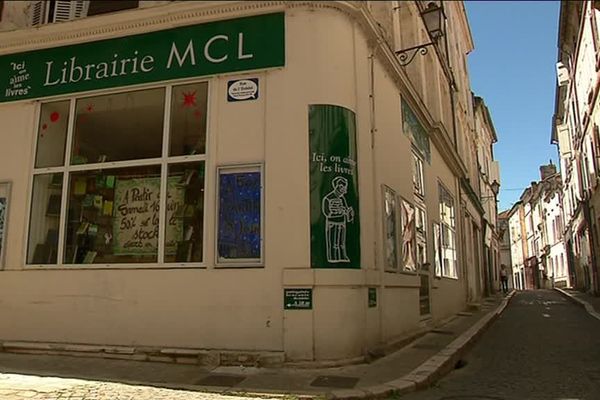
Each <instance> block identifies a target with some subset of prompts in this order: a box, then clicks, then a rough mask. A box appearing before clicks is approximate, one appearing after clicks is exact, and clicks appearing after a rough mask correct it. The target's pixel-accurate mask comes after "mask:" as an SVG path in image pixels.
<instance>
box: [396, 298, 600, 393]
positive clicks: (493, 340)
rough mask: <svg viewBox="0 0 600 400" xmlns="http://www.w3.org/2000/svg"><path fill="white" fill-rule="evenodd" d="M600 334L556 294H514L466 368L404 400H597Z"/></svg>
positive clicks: (594, 323)
mask: <svg viewBox="0 0 600 400" xmlns="http://www.w3.org/2000/svg"><path fill="white" fill-rule="evenodd" d="M574 333H576V336H573V334H574ZM599 333H600V321H598V320H597V319H594V318H592V317H591V316H590V315H588V314H587V313H586V311H585V310H584V309H583V308H582V307H578V306H577V305H575V304H573V303H572V302H570V301H569V300H567V299H566V298H564V297H563V296H561V295H560V294H559V293H557V292H554V291H547V290H546V291H530V292H522V293H518V294H517V295H516V296H515V298H514V299H513V300H512V302H511V303H510V304H509V306H508V308H507V309H506V311H505V312H504V313H503V314H502V315H501V316H500V318H499V319H498V320H497V321H496V322H495V323H494V324H493V325H492V326H491V327H490V329H489V330H488V331H487V332H486V333H485V334H484V335H483V336H482V338H481V339H480V341H479V342H478V343H477V344H476V345H475V347H474V348H473V349H472V350H471V351H470V352H469V353H468V354H467V356H466V357H465V358H464V360H465V361H466V362H467V364H466V366H465V367H463V368H461V369H459V370H455V371H454V372H452V373H451V374H449V375H448V376H447V377H446V378H445V379H443V380H441V381H440V382H439V383H438V385H437V386H436V387H433V388H431V389H428V390H424V391H422V392H416V393H413V394H410V395H407V396H406V397H403V399H404V398H406V399H407V400H451V399H452V400H467V399H468V400H566V399H569V400H595V399H598V398H599V396H600V361H599V360H600V334H599Z"/></svg>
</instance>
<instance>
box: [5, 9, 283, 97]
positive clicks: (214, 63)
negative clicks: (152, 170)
mask: <svg viewBox="0 0 600 400" xmlns="http://www.w3.org/2000/svg"><path fill="white" fill-rule="evenodd" d="M284 19H285V15H284V13H275V14H265V15H258V16H253V17H245V18H238V19H232V20H226V21H217V22H210V23H206V24H202V25H194V26H185V27H181V28H175V29H169V30H163V31H157V32H152V33H146V34H141V35H134V36H126V37H120V38H115V39H108V40H101V41H97V42H91V43H83V44H76V45H71V46H63V47H55V48H50V49H43V50H35V51H29V52H25V53H17V54H10V55H6V56H0V102H6V101H14V100H23V99H32V98H40V97H46V96H54V95H58V94H64V93H76V92H82V91H88V90H95V89H104V88H111V87H119V86H127V85H134V84H140V83H148V82H157V81H162V80H168V79H177V78H188V77H196V76H206V75H213V74H219V73H226V72H235V71H246V70H254V69H259V68H269V67H281V66H283V65H284V64H285V27H284Z"/></svg>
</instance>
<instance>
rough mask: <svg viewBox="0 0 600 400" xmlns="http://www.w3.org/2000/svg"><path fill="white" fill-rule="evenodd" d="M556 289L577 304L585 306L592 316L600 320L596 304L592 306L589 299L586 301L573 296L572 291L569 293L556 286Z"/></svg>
mask: <svg viewBox="0 0 600 400" xmlns="http://www.w3.org/2000/svg"><path fill="white" fill-rule="evenodd" d="M554 290H556V291H557V292H559V293H561V294H562V295H563V296H566V297H567V298H568V299H570V300H571V301H573V302H575V303H577V305H580V306H582V307H583V308H585V311H587V313H588V314H590V315H591V316H592V317H594V318H596V319H597V320H600V313H598V312H596V309H595V308H594V306H592V305H591V304H590V303H588V302H587V301H585V300H583V299H579V298H577V297H575V296H573V295H572V294H571V293H569V292H567V291H565V290H562V289H560V288H554Z"/></svg>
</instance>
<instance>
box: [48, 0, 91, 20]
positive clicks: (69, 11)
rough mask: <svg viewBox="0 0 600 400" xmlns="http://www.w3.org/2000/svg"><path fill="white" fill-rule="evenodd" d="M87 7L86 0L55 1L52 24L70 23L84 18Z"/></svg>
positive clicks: (87, 2)
mask: <svg viewBox="0 0 600 400" xmlns="http://www.w3.org/2000/svg"><path fill="white" fill-rule="evenodd" d="M88 7H89V1H88V0H74V1H68V0H56V5H55V7H54V22H62V21H71V20H73V19H76V18H80V17H85V15H86V14H87V9H88Z"/></svg>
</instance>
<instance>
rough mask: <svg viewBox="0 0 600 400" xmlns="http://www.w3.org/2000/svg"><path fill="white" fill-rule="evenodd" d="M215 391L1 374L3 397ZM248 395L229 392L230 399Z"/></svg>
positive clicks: (156, 396) (195, 395) (139, 397)
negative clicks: (230, 394) (232, 394)
mask: <svg viewBox="0 0 600 400" xmlns="http://www.w3.org/2000/svg"><path fill="white" fill-rule="evenodd" d="M218 398H222V396H220V395H219V394H215V393H199V392H192V391H185V390H171V389H162V388H156V387H150V386H132V385H124V384H120V383H109V382H98V381H84V380H78V379H61V378H49V377H39V376H28V375H19V374H0V399H1V400H24V399H31V400H212V399H218ZM243 398H245V397H235V396H227V399H228V400H238V399H243Z"/></svg>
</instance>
